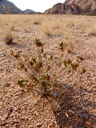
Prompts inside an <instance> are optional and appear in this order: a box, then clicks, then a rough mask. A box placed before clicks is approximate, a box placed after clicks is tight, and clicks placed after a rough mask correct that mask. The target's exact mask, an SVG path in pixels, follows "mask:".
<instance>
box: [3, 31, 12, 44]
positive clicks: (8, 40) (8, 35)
mask: <svg viewBox="0 0 96 128" xmlns="http://www.w3.org/2000/svg"><path fill="white" fill-rule="evenodd" d="M4 42H5V43H6V44H11V43H12V42H13V36H12V33H11V31H6V32H5V33H4Z"/></svg>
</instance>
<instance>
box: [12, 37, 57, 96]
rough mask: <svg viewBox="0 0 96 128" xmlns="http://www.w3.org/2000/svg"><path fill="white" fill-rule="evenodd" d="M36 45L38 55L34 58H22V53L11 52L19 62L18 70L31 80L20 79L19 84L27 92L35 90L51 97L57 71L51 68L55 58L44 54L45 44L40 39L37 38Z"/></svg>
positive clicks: (24, 56)
mask: <svg viewBox="0 0 96 128" xmlns="http://www.w3.org/2000/svg"><path fill="white" fill-rule="evenodd" d="M34 44H35V46H36V47H37V53H38V54H37V55H36V56H32V57H29V56H27V55H23V56H21V54H20V52H16V53H15V52H14V51H12V50H10V55H12V56H14V57H15V58H16V59H17V61H18V64H17V65H16V67H17V69H19V70H22V71H23V72H25V74H26V75H27V76H28V78H29V81H28V80H23V79H18V80H17V84H18V85H19V86H20V87H23V88H24V89H26V90H27V91H30V90H34V91H33V92H37V93H38V94H40V95H42V96H44V95H47V96H49V95H51V93H52V91H53V90H54V89H55V71H54V68H52V66H51V62H52V59H53V56H52V55H51V54H47V53H46V52H44V43H42V42H41V41H40V40H39V39H37V38H36V39H35V40H34Z"/></svg>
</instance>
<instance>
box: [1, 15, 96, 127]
mask: <svg viewBox="0 0 96 128" xmlns="http://www.w3.org/2000/svg"><path fill="white" fill-rule="evenodd" d="M9 21H10V23H9ZM95 21H96V17H95V16H94V17H92V16H78V15H77V16H73V15H43V14H42V15H41V14H40V15H37V14H36V15H35V14H34V15H0V35H1V36H0V128H7V127H8V128H38V127H40V128H85V127H86V128H95V127H96V114H95V113H96V57H95V56H96V52H95V49H96V30H95V29H96V22H95ZM14 35H15V36H16V37H14ZM13 40H14V43H12V42H13ZM9 44H10V45H9Z"/></svg>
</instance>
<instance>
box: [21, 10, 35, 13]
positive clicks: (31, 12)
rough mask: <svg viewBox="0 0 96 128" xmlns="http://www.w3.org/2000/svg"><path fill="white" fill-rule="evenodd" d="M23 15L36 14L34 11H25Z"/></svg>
mask: <svg viewBox="0 0 96 128" xmlns="http://www.w3.org/2000/svg"><path fill="white" fill-rule="evenodd" d="M23 12H24V13H25V14H36V12H35V11H33V10H31V9H26V10H24V11H23Z"/></svg>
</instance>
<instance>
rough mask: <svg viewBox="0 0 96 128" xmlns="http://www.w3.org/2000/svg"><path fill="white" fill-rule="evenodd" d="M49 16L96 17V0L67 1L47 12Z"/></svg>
mask: <svg viewBox="0 0 96 128" xmlns="http://www.w3.org/2000/svg"><path fill="white" fill-rule="evenodd" d="M45 13H49V14H76V15H77V14H88V13H94V14H95V15H96V0H66V1H65V2H64V3H63V4H61V3H58V4H56V5H54V6H53V7H52V8H50V9H48V10H46V11H45Z"/></svg>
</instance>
